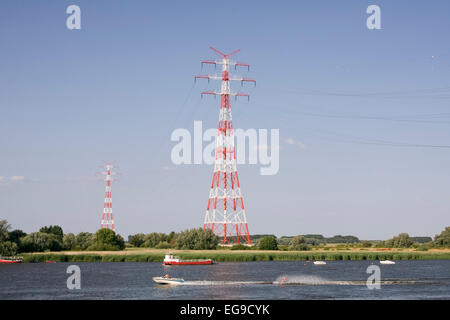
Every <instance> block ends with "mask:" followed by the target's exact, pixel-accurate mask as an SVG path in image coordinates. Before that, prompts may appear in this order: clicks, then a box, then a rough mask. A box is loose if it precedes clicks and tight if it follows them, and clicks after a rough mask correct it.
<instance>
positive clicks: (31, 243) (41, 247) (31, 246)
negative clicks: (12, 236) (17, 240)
mask: <svg viewBox="0 0 450 320" xmlns="http://www.w3.org/2000/svg"><path fill="white" fill-rule="evenodd" d="M21 242H22V250H23V251H25V252H42V251H47V250H50V251H60V250H61V249H62V243H61V242H59V241H58V238H57V236H55V235H54V234H49V233H44V232H34V233H30V234H29V235H27V236H25V237H23V238H22V239H21Z"/></svg>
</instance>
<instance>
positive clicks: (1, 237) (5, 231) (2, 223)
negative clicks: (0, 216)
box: [0, 220, 11, 242]
mask: <svg viewBox="0 0 450 320" xmlns="http://www.w3.org/2000/svg"><path fill="white" fill-rule="evenodd" d="M9 229H11V225H9V224H8V221H6V220H0V242H1V241H6V240H8V239H9Z"/></svg>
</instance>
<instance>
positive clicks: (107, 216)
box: [99, 161, 119, 231]
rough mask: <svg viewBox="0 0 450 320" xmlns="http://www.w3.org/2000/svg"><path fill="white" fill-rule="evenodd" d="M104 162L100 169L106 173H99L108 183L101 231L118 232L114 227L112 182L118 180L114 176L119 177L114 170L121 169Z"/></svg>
mask: <svg viewBox="0 0 450 320" xmlns="http://www.w3.org/2000/svg"><path fill="white" fill-rule="evenodd" d="M103 162H104V165H103V166H100V168H103V169H104V170H105V171H102V172H99V174H101V175H102V176H104V177H103V181H105V182H106V188H105V202H104V205H103V215H102V222H101V224H100V228H101V229H103V228H106V229H111V230H113V231H116V228H115V226H114V216H113V210H112V197H111V182H112V181H116V179H114V176H115V175H117V173H116V172H113V170H115V169H118V168H119V167H117V166H115V165H113V164H112V163H107V162H105V161H103Z"/></svg>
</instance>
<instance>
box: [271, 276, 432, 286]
mask: <svg viewBox="0 0 450 320" xmlns="http://www.w3.org/2000/svg"><path fill="white" fill-rule="evenodd" d="M273 283H274V284H278V285H305V286H320V285H338V286H365V285H366V284H367V280H329V279H325V278H322V277H319V276H305V275H302V276H279V277H278V278H277V280H275V281H274V282H273ZM429 283H430V281H427V280H409V279H385V280H381V281H380V284H381V285H402V284H403V285H406V284H429Z"/></svg>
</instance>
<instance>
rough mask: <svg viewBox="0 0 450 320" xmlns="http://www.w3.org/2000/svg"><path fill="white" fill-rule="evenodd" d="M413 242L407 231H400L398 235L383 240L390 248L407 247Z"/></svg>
mask: <svg viewBox="0 0 450 320" xmlns="http://www.w3.org/2000/svg"><path fill="white" fill-rule="evenodd" d="M413 243H414V242H413V241H412V240H411V238H410V237H409V235H408V234H407V233H400V234H399V235H398V236H396V237H393V238H392V239H389V240H386V241H385V245H386V246H387V247H390V248H409V247H411V246H412V244H413Z"/></svg>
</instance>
